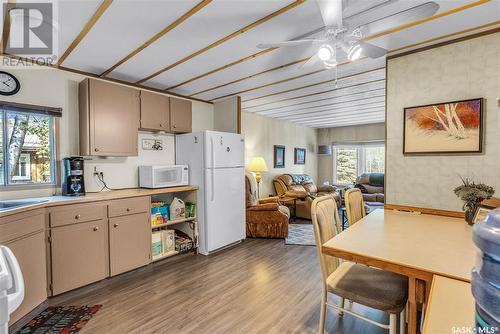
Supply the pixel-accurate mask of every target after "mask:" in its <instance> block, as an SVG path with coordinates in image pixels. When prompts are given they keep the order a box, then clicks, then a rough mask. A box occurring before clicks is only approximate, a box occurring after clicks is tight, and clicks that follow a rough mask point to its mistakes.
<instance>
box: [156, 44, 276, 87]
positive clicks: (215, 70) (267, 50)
mask: <svg viewBox="0 0 500 334" xmlns="http://www.w3.org/2000/svg"><path fill="white" fill-rule="evenodd" d="M276 49H277V48H275V47H274V48H268V49H264V50H262V51H259V52H257V53H254V54H251V55H250V56H246V57H245V58H241V59H238V60H235V61H233V62H232V63H229V64H226V65H223V66H221V67H218V68H216V69H213V70H211V71H208V72H206V73H203V74H200V75H198V76H197V77H194V78H191V79H189V80H186V81H184V82H181V83H179V84H177V85H174V86H171V87H168V88H165V90H167V91H168V90H170V89H175V88H177V87H180V86H183V85H185V84H187V83H189V82H192V81H195V80H198V79H201V78H203V77H206V76H208V75H210V74H212V73H215V72H219V71H222V70H224V69H226V68H228V67H231V66H234V65H237V64H240V63H242V62H244V61H247V60H250V59H253V58H255V57H258V56H262V55H263V54H266V53H268V52H271V51H273V50H276ZM213 89H215V88H213ZM209 90H211V89H209ZM206 91H208V90H206ZM200 93H203V92H198V93H195V94H191V96H193V95H197V94H200Z"/></svg>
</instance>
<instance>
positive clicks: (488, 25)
mask: <svg viewBox="0 0 500 334" xmlns="http://www.w3.org/2000/svg"><path fill="white" fill-rule="evenodd" d="M499 24H500V21H494V22H491V23H488V24H483V25H481V26H477V27H473V28H470V29H465V30H462V31H456V32H454V33H451V34H446V35H443V36H439V37H435V38H431V39H428V40H425V41H421V42H418V43H414V44H410V45H406V46H403V47H400V48H396V49H393V50H391V51H389V53H388V54H395V53H397V52H399V51H403V50H407V49H412V48H414V47H417V46H421V45H425V44H429V43H432V42H437V41H439V40H442V39H446V38H450V37H454V36H457V35H462V34H466V33H469V32H472V31H476V30H481V29H486V28H489V27H493V26H496V25H499Z"/></svg>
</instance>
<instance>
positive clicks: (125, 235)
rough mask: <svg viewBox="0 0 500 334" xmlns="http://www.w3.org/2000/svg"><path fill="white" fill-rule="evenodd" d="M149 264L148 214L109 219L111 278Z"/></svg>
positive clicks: (149, 232) (149, 237) (149, 236)
mask: <svg viewBox="0 0 500 334" xmlns="http://www.w3.org/2000/svg"><path fill="white" fill-rule="evenodd" d="M150 262H151V227H150V222H149V214H148V213H139V214H134V215H128V216H122V217H117V218H110V219H109V263H110V274H111V276H113V275H117V274H120V273H123V272H125V271H129V270H132V269H135V268H138V267H141V266H144V265H146V264H148V263H150Z"/></svg>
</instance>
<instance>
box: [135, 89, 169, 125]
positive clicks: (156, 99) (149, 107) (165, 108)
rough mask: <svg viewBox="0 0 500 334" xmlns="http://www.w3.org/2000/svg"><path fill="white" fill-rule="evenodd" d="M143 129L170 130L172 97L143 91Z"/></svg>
mask: <svg viewBox="0 0 500 334" xmlns="http://www.w3.org/2000/svg"><path fill="white" fill-rule="evenodd" d="M141 129H143V130H153V131H166V132H169V131H170V98H169V97H168V96H165V95H162V94H156V93H152V92H148V91H144V90H143V91H141Z"/></svg>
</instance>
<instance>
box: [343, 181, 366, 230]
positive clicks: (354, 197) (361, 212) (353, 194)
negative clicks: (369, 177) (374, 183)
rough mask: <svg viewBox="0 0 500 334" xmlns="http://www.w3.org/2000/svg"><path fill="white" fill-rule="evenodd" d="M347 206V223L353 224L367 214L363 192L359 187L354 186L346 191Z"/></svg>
mask: <svg viewBox="0 0 500 334" xmlns="http://www.w3.org/2000/svg"><path fill="white" fill-rule="evenodd" d="M344 201H345V208H346V212H347V223H348V224H349V226H352V225H353V224H355V223H356V222H358V220H360V219H361V218H363V217H364V216H366V211H365V202H364V201H363V194H362V193H361V190H359V189H358V188H352V189H349V190H347V191H346V192H345V195H344Z"/></svg>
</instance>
